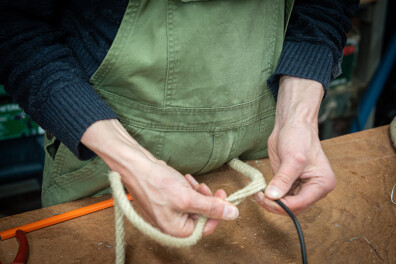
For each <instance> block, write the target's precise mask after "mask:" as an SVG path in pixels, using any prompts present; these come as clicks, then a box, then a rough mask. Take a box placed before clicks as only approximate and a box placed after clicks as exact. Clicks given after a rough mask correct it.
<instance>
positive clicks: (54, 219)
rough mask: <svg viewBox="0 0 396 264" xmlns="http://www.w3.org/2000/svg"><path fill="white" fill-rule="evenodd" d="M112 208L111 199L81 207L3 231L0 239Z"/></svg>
mask: <svg viewBox="0 0 396 264" xmlns="http://www.w3.org/2000/svg"><path fill="white" fill-rule="evenodd" d="M127 198H128V200H132V197H131V196H130V195H129V194H128V195H127ZM111 206H114V200H113V199H108V200H105V201H102V202H99V203H95V204H91V205H88V206H84V207H81V208H79V209H75V210H72V211H70V212H67V213H63V214H58V215H54V216H51V217H48V218H45V219H42V220H39V221H36V222H33V223H30V224H27V225H23V226H19V227H15V228H12V229H8V230H5V231H2V232H0V239H1V240H6V239H9V238H12V237H15V234H16V231H17V230H18V229H20V230H22V231H23V232H25V233H28V232H31V231H34V230H37V229H40V228H44V227H47V226H50V225H54V224H57V223H61V222H64V221H67V220H70V219H73V218H76V217H79V216H82V215H86V214H90V213H93V212H96V211H99V210H102V209H105V208H108V207H111Z"/></svg>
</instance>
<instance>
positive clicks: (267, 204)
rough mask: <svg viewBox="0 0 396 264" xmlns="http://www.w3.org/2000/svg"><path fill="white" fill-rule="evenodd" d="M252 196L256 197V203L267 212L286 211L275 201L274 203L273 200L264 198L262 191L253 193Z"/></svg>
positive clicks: (279, 212) (280, 212) (278, 212)
mask: <svg viewBox="0 0 396 264" xmlns="http://www.w3.org/2000/svg"><path fill="white" fill-rule="evenodd" d="M254 198H255V199H256V201H257V203H258V204H259V205H260V206H261V207H263V208H264V209H265V210H267V211H268V212H270V213H276V214H286V212H285V211H283V210H282V208H281V207H280V206H279V205H278V204H277V203H275V202H274V201H273V200H270V199H268V198H266V197H265V195H264V194H263V193H262V192H259V193H256V194H255V195H254Z"/></svg>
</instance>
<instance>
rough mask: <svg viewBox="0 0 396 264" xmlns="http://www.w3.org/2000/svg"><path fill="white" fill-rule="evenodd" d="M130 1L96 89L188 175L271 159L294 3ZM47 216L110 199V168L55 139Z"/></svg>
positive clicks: (47, 172)
mask: <svg viewBox="0 0 396 264" xmlns="http://www.w3.org/2000/svg"><path fill="white" fill-rule="evenodd" d="M185 2H189V3H184V2H183V1H180V0H169V1H168V0H154V1H149V0H146V1H144V0H142V1H137V0H133V1H130V3H129V5H128V7H127V10H126V12H125V15H124V18H123V20H122V23H121V25H120V28H119V31H118V33H117V36H116V38H115V40H114V42H113V44H112V46H111V48H110V50H109V52H108V54H107V55H106V57H105V59H104V61H103V62H102V64H101V65H100V67H99V69H98V70H97V71H96V72H95V74H94V75H93V76H92V78H91V80H90V81H91V84H92V87H93V88H94V89H95V90H96V92H97V93H98V94H99V95H100V96H101V97H102V98H103V100H104V101H105V102H106V103H107V104H108V105H109V106H110V107H111V108H112V109H113V110H114V111H115V113H116V114H117V115H118V116H119V117H120V121H121V123H122V124H123V126H124V127H125V128H126V129H127V131H128V132H129V133H130V134H131V136H132V137H133V138H135V139H136V140H137V141H138V142H139V143H140V144H141V145H142V146H143V147H144V148H146V149H148V150H149V151H150V152H151V153H152V154H153V155H154V156H155V157H157V158H158V159H161V160H164V161H165V162H166V163H167V164H168V165H170V166H172V167H174V168H175V169H177V170H178V171H180V172H181V173H182V174H185V173H191V174H200V173H204V172H207V171H210V170H213V169H215V168H218V167H220V166H221V165H223V164H224V163H225V162H227V161H229V160H230V159H232V158H235V157H240V158H241V159H257V158H262V157H266V156H267V155H268V153H267V139H268V136H269V134H270V133H271V131H272V128H273V123H274V112H275V102H274V98H273V96H272V94H271V92H270V91H269V89H268V87H267V84H266V81H267V79H268V77H269V76H270V75H271V73H272V72H273V71H274V69H275V67H276V64H277V61H278V59H279V56H280V53H281V49H282V44H283V39H284V34H285V29H286V25H287V20H288V17H289V14H290V12H291V9H292V4H293V1H292V0H286V3H285V1H282V0H233V1H232V0H218V1H191V0H190V1H185ZM45 150H46V160H45V169H44V178H43V190H42V202H43V206H49V205H53V204H58V203H63V202H67V201H72V200H76V199H79V198H82V197H87V196H92V195H97V194H103V193H107V192H109V189H108V180H107V173H108V171H109V168H108V167H107V165H106V164H105V163H104V162H103V161H102V160H101V159H100V158H99V157H95V158H93V159H92V160H89V161H80V160H78V159H77V158H76V157H75V156H74V155H73V154H72V153H71V152H70V151H69V150H68V149H67V148H66V146H65V145H63V144H61V143H60V144H59V141H58V140H56V139H55V138H52V139H48V138H47V139H46V142H45Z"/></svg>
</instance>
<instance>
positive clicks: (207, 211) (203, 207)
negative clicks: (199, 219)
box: [187, 192, 239, 220]
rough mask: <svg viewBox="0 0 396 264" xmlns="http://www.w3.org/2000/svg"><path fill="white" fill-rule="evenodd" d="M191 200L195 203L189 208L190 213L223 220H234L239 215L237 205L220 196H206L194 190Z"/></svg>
mask: <svg viewBox="0 0 396 264" xmlns="http://www.w3.org/2000/svg"><path fill="white" fill-rule="evenodd" d="M191 200H192V201H193V203H192V204H191V206H190V208H189V209H188V210H187V211H188V212H190V213H196V214H202V215H204V216H206V217H208V218H215V219H223V220H234V219H236V218H237V217H238V215H239V210H238V208H237V207H236V206H234V205H233V204H232V203H229V202H227V201H225V200H222V199H220V198H218V197H209V196H204V195H202V194H200V193H197V192H194V193H193V195H192V199H191Z"/></svg>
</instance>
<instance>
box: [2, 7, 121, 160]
mask: <svg viewBox="0 0 396 264" xmlns="http://www.w3.org/2000/svg"><path fill="white" fill-rule="evenodd" d="M56 2H57V1H55V0H53V1H44V0H41V1H27V0H26V1H5V3H2V4H1V5H0V83H3V84H4V85H5V88H6V91H7V92H8V93H9V94H10V95H11V96H12V97H13V99H14V100H15V101H16V102H17V103H18V104H19V105H20V106H21V108H22V109H23V110H24V111H25V112H26V113H27V114H28V115H29V116H30V117H31V118H32V119H33V120H35V121H36V122H37V123H38V124H39V125H40V126H41V127H42V128H44V129H45V130H48V131H49V132H50V133H51V134H53V135H55V136H56V137H57V138H58V139H59V140H60V141H61V142H63V143H64V144H65V145H66V146H67V147H68V148H69V149H70V150H71V151H72V152H73V153H74V154H75V155H76V156H77V157H78V158H80V159H89V158H91V157H93V156H94V153H93V152H92V151H90V150H89V149H88V148H86V147H85V146H84V145H82V144H81V143H80V139H81V137H82V134H83V133H84V131H85V130H86V129H87V128H88V127H89V126H90V125H91V124H93V123H94V122H95V121H98V120H103V119H113V118H117V116H116V115H115V113H114V112H113V111H112V110H111V109H110V108H109V107H108V106H107V105H106V104H105V103H104V102H103V101H102V100H101V98H100V97H99V96H98V95H97V94H96V93H95V91H94V90H93V88H92V87H91V86H90V84H89V78H88V77H87V76H86V74H84V72H83V71H82V69H81V68H80V66H79V64H78V62H77V61H76V58H75V57H74V56H73V52H72V51H71V50H70V49H69V48H68V47H67V46H66V45H65V44H64V43H63V41H62V40H63V39H64V36H63V34H62V32H61V31H60V30H59V29H58V27H57V22H58V21H57V9H56V7H55V3H56Z"/></svg>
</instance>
